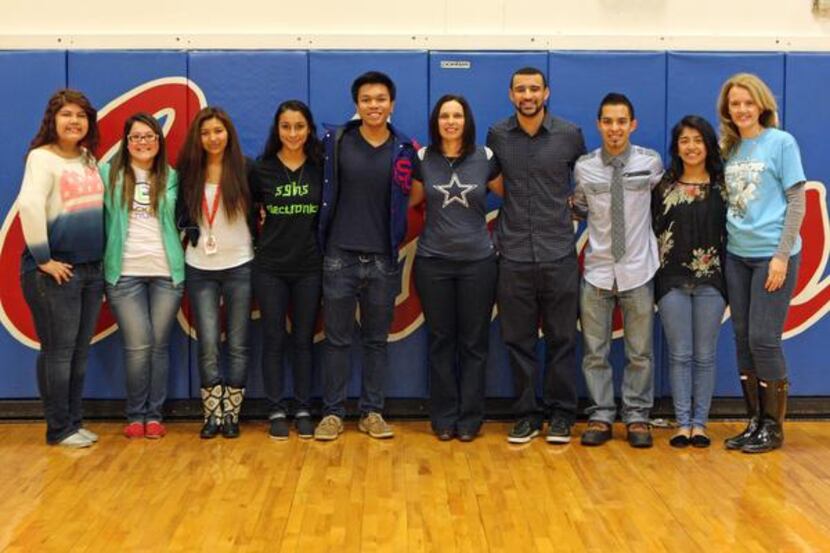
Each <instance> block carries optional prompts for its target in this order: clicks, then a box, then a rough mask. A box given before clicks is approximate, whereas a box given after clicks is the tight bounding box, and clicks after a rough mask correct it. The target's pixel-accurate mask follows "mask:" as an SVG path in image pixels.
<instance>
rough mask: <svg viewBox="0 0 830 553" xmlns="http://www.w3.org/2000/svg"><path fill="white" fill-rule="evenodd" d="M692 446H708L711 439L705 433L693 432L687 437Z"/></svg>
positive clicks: (710, 443)
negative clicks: (693, 433)
mask: <svg viewBox="0 0 830 553" xmlns="http://www.w3.org/2000/svg"><path fill="white" fill-rule="evenodd" d="M689 442H691V444H692V446H693V447H701V448H703V447H709V446H710V445H712V440H710V439H709V436H707V435H706V434H695V435H694V436H692V437H691V438H690V439H689Z"/></svg>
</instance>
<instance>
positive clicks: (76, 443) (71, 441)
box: [58, 432, 92, 449]
mask: <svg viewBox="0 0 830 553" xmlns="http://www.w3.org/2000/svg"><path fill="white" fill-rule="evenodd" d="M58 445H60V446H63V447H71V448H73V449H80V448H82V447H89V446H91V445H92V442H91V441H90V440H88V439H87V438H86V437H84V436H82V435H81V433H80V432H75V433H74V434H70V435H69V436H67V437H66V438H64V439H63V440H61V441H60V442H58Z"/></svg>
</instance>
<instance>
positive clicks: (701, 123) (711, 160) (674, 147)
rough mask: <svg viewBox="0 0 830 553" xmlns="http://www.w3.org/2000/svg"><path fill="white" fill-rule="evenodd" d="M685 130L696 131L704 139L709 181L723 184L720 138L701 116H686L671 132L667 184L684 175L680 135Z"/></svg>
mask: <svg viewBox="0 0 830 553" xmlns="http://www.w3.org/2000/svg"><path fill="white" fill-rule="evenodd" d="M683 129H694V130H696V131H697V132H699V133H700V136H701V137H703V144H704V145H705V146H706V162H705V165H706V172H707V173H709V181H710V182H712V183H713V184H716V183H721V182H723V159H722V158H721V155H720V147H719V146H718V137H717V135H716V134H715V129H714V128H712V125H711V124H709V121H707V120H706V119H704V118H703V117H700V116H699V115H686V116H685V117H683V119H681V120H680V121H679V122H678V123H677V124H676V125H675V126H674V128H672V130H671V146H669V155H670V156H671V162H670V164H669V169H668V171H666V178H665V179H664V181H665V182H674V181H676V180H678V179H679V178H680V177H681V176H682V175H683V160H682V159H680V154H679V152H678V148H679V141H680V134H681V133H682V132H683Z"/></svg>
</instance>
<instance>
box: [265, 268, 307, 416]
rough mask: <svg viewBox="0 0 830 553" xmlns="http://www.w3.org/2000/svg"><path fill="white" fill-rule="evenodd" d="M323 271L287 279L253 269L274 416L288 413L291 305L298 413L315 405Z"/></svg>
mask: <svg viewBox="0 0 830 553" xmlns="http://www.w3.org/2000/svg"><path fill="white" fill-rule="evenodd" d="M321 281H322V277H321V276H320V273H311V274H308V275H302V276H298V277H292V278H286V277H280V276H277V275H274V274H271V273H269V272H268V271H266V270H263V269H260V268H259V267H257V266H254V268H253V285H254V294H255V296H256V298H257V303H258V304H259V312H260V315H261V319H260V326H261V327H262V380H263V382H264V384H265V396H266V397H267V398H268V411H269V413H270V416H271V417H274V416H276V415H278V414H282V415H285V414H287V413H288V403H287V402H286V400H285V363H284V359H283V357H284V356H283V350H284V344H285V316H286V315H287V314H288V306H289V303H290V305H291V353H292V356H291V367H292V369H293V377H294V400H295V402H296V404H297V413H305V414H308V413H309V409H310V408H311V374H312V373H311V369H312V346H313V345H314V325H315V324H316V323H317V313H318V311H319V310H320V286H321Z"/></svg>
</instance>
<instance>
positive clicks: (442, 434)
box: [435, 428, 455, 442]
mask: <svg viewBox="0 0 830 553" xmlns="http://www.w3.org/2000/svg"><path fill="white" fill-rule="evenodd" d="M435 435H436V436H437V437H438V439H439V440H440V441H442V442H448V441H450V440H452V439H453V437H454V436H455V432H453V430H452V428H442V429H440V430H436V431H435Z"/></svg>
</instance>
